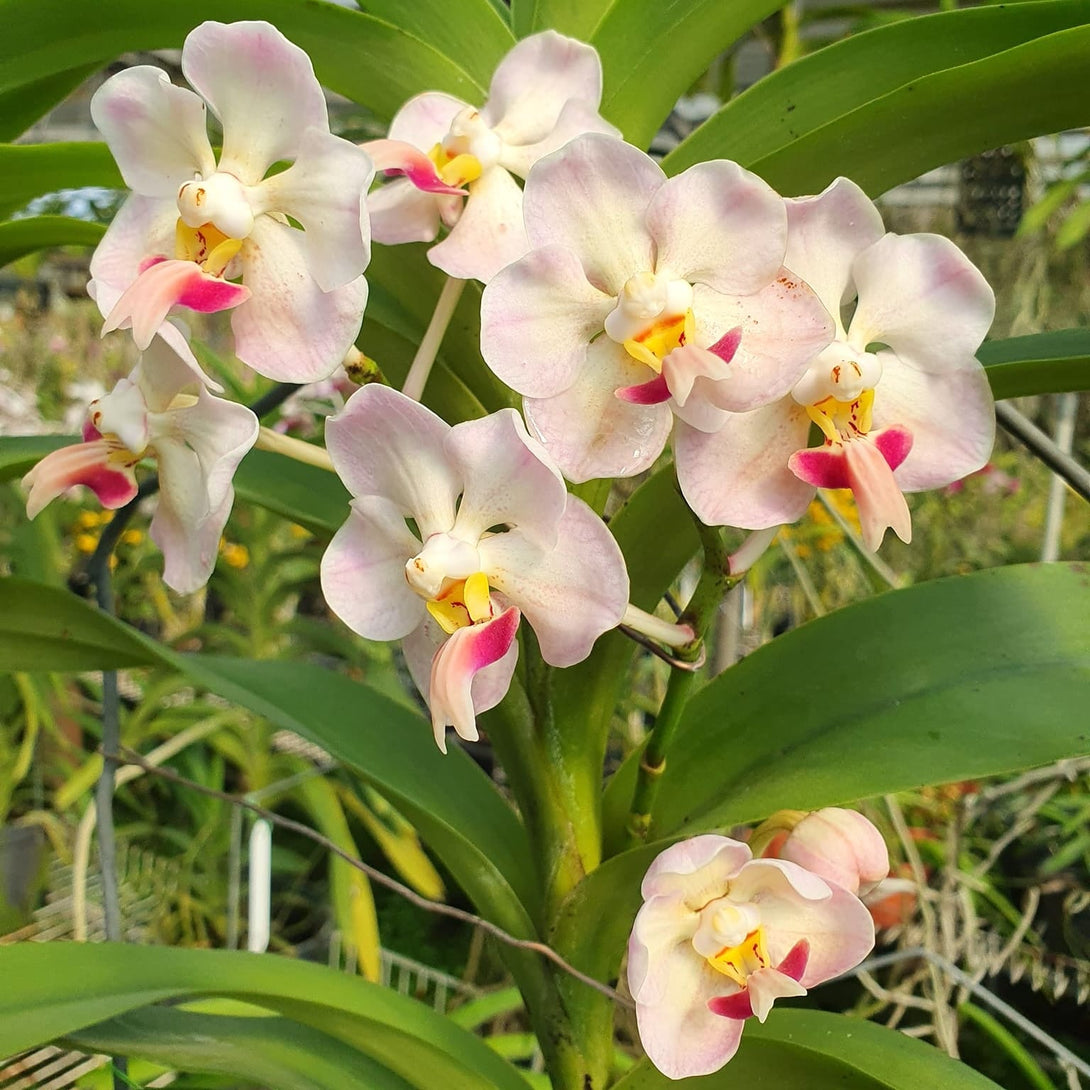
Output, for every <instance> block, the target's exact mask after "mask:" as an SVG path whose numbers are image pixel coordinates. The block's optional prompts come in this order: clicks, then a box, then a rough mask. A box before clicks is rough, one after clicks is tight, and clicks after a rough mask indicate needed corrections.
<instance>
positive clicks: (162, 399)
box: [23, 337, 258, 594]
mask: <svg viewBox="0 0 1090 1090" xmlns="http://www.w3.org/2000/svg"><path fill="white" fill-rule="evenodd" d="M209 385H210V380H208V379H207V378H206V376H205V375H204V374H203V373H202V372H201V370H200V367H199V366H198V364H197V361H196V360H195V359H194V358H193V356H192V354H191V353H189V351H188V349H186V350H185V353H184V355H180V354H179V353H178V352H176V351H175V350H174V348H172V347H171V346H170V345H168V344H167V342H166V341H165V340H163V339H162V338H161V337H157V338H155V340H154V341H152V343H151V345H150V347H149V348H148V350H147V351H146V352H145V353H144V355H143V356H142V357H141V359H140V362H139V363H138V364H137V365H136V367H135V368H134V369H133V371H132V373H131V374H130V375H129V376H128V378H125V379H122V380H121V381H120V382H119V383H118V384H117V385H116V386H115V387H114V389H113V390H112V391H111V392H110V393H108V394H107V395H106V396H105V397H102V398H99V399H98V400H97V401H93V402H92V403H91V405H90V407H89V409H88V422H87V425H86V427H85V429H84V442H83V443H80V444H77V445H76V446H72V447H64V448H62V449H61V450H57V451H54V452H53V453H52V454H49V455H47V456H46V457H45V458H43V459H42V460H41V461H40V462H39V463H38V464H37V465H36V466H35V467H34V468H33V469H32V470H31V471H30V472H29V473H28V474H27V475H26V476H25V477H24V478H23V485H24V486H25V487H27V488H29V490H30V495H29V497H28V499H27V514H28V515H29V516H30V517H31V518H33V517H34V516H35V515H36V514H37V513H38V512H39V511H40V510H41V509H42V508H43V507H44V506H45V505H46V504H47V503H49V502H50V500H52V499H54V498H56V497H57V496H59V495H60V494H61V493H62V492H64V491H66V490H67V489H69V488H71V487H73V486H75V485H84V486H85V487H87V488H90V489H91V490H92V491H93V492H94V493H95V495H96V496H97V497H98V499H99V502H100V503H101V504H102V505H103V506H104V507H107V508H111V509H112V508H117V507H121V506H122V505H124V504H125V503H128V502H129V501H130V500H132V499H134V498H135V496H136V493H137V486H136V474H135V469H136V466H137V465H138V464H139V463H140V462H141V461H143V460H144V459H145V458H150V459H154V460H155V461H156V462H157V463H158V465H157V468H158V471H159V499H158V506H157V508H156V513H155V515H154V517H153V518H152V522H151V536H152V539H153V540H154V541H155V543H156V544H157V545H158V546H159V548H160V549H161V550H162V552H163V558H164V561H165V570H164V574H163V579H164V582H165V583H166V584H167V586H169V587H172V588H173V589H174V590H176V591H178V592H179V593H181V594H188V593H190V592H192V591H194V590H197V589H198V588H200V587H202V586H204V584H205V583H206V582H207V581H208V577H209V576H210V575H211V573H212V568H213V567H214V566H215V560H216V552H217V549H218V546H219V541H220V535H221V534H222V533H223V527H224V525H225V524H226V522H227V517H228V515H229V514H230V512H231V505H232V502H233V500H234V489H233V488H232V485H231V479H232V477H233V476H234V473H235V470H236V469H237V468H238V464H239V462H240V461H241V460H242V458H243V456H244V455H245V454H246V452H247V451H248V450H249V449H250V448H251V447H252V446H253V445H254V443H255V442H256V440H257V433H258V422H257V417H255V416H254V414H253V413H252V412H251V411H250V410H249V409H247V408H246V407H245V406H244V405H238V404H236V403H235V402H232V401H225V400H224V399H222V398H218V397H215V396H214V395H213V394H211V393H210V392H209V389H208V387H209Z"/></svg>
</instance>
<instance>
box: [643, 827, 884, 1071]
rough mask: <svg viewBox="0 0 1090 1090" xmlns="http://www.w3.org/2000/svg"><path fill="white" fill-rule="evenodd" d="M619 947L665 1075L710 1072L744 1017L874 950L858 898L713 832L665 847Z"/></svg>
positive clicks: (653, 1055) (732, 1048) (651, 1050)
mask: <svg viewBox="0 0 1090 1090" xmlns="http://www.w3.org/2000/svg"><path fill="white" fill-rule="evenodd" d="M641 892H642V894H643V899H644V904H643V907H642V908H641V909H640V911H639V913H638V914H637V915H636V921H635V924H634V926H633V929H632V937H631V938H630V939H629V944H628V984H629V988H630V990H631V992H632V997H633V999H635V1001H636V1020H637V1024H638V1026H639V1034H640V1042H641V1043H642V1045H643V1047H644V1050H645V1051H646V1053H647V1055H648V1058H649V1059H650V1060H651V1062H652V1063H653V1064H654V1065H655V1066H656V1067H657V1068H658V1069H659V1071H661V1072H662V1073H663V1074H664V1075H666V1076H667V1077H668V1078H671V1079H682V1078H688V1077H690V1076H695V1075H707V1074H710V1073H711V1072H713V1071H718V1070H719V1068H721V1067H722V1066H723V1065H724V1064H725V1063H726V1062H727V1061H728V1060H729V1059H730V1058H731V1057H732V1056H733V1055H734V1053H735V1052H736V1051H737V1049H738V1043H739V1041H740V1040H741V1036H742V1028H743V1026H744V1025H745V1020H746V1019H747V1018H749V1017H751V1016H753V1015H756V1017H757V1018H758V1019H759V1020H760V1021H761V1022H763V1021H764V1020H765V1018H766V1017H767V1016H768V1012H769V1010H770V1009H771V1008H772V1004H773V1003H774V1002H775V1001H776V1000H777V999H780V998H785V997H787V996H799V995H805V994H806V990H807V989H808V988H812V987H813V986H814V985H815V984H820V983H821V982H822V981H825V980H829V979H830V978H831V977H834V976H838V975H839V974H840V973H843V972H846V971H847V970H849V969H851V968H853V967H854V966H856V965H858V964H859V963H860V962H861V961H862V960H863V958H864V957H866V955H867V954H868V953H869V952H870V950H871V948H872V947H873V946H874V925H873V923H872V922H871V917H870V913H869V912H868V911H867V909H866V907H865V906H864V905H863V903H862V902H861V901H860V900H859V898H857V897H856V896H854V895H853V894H851V893H849V892H848V891H847V890H844V889H842V888H841V887H840V886H838V885H836V884H835V883H831V882H828V881H825V880H823V879H822V878H819V877H818V876H817V875H815V874H812V873H811V872H809V871H807V870H804V869H803V868H802V867H800V866H797V865H796V864H794V863H789V862H785V861H782V860H778V859H753V858H752V855H751V853H750V850H749V848H748V847H747V846H746V845H745V844H743V843H741V842H740V841H737V840H731V839H730V838H729V837H725V836H713V835H705V836H697V837H693V838H692V839H691V840H685V841H682V842H681V843H680V844H675V845H674V846H673V847H671V848H667V849H666V851H664V852H663V853H662V854H661V855H659V856H658V857H657V858H656V859H655V861H654V862H653V863H652V864H651V867H650V869H649V870H648V872H647V874H646V876H645V877H644V880H643V885H642V887H641Z"/></svg>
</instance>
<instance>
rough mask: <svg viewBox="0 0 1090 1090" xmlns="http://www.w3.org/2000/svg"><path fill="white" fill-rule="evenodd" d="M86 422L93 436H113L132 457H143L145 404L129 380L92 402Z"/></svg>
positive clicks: (146, 406) (140, 394)
mask: <svg viewBox="0 0 1090 1090" xmlns="http://www.w3.org/2000/svg"><path fill="white" fill-rule="evenodd" d="M139 370H140V369H139V368H137V371H136V373H139ZM88 419H89V423H90V424H91V428H92V431H93V432H94V433H95V434H96V435H110V436H114V437H116V438H117V439H118V440H119V441H120V444H121V446H123V447H124V448H125V449H126V450H129V451H132V452H133V453H134V454H142V453H143V451H144V450H145V449H146V447H147V445H148V430H149V429H148V404H147V401H146V400H145V398H144V392H143V391H142V390H141V389H140V387H139V386H138V385H137V384H136V383H135V382H133V381H132V380H131V378H123V379H121V380H120V381H119V382H118V383H117V385H116V386H114V388H113V389H112V390H111V391H110V392H109V393H108V394H106V395H105V396H104V397H100V398H97V399H96V400H95V401H92V402H91V405H90V407H89V410H88ZM84 437H85V438H86V436H84Z"/></svg>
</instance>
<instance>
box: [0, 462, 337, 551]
mask: <svg viewBox="0 0 1090 1090" xmlns="http://www.w3.org/2000/svg"><path fill="white" fill-rule="evenodd" d="M2 451H3V446H2V445H0V454H2ZM235 495H236V496H237V497H238V498H239V499H241V500H245V501H246V502H248V503H256V504H257V505H258V506H259V507H264V508H267V509H268V510H269V511H274V512H275V513H276V514H278V515H283V516H284V518H286V519H291V521H292V522H296V523H298V524H299V525H300V526H305V527H306V528H307V529H308V530H310V531H312V532H313V533H315V534H317V535H319V536H320V537H329V536H331V535H332V534H334V533H335V532H336V531H337V530H339V529H340V528H341V526H342V525H343V524H344V521H345V519H347V518H348V500H349V496H348V490H347V489H346V488H345V487H344V485H343V484H341V479H340V477H338V476H337V475H336V473H331V472H330V471H329V470H326V469H319V468H318V467H317V466H311V465H306V464H305V463H303V462H297V461H295V459H294V458H288V457H287V456H286V455H283V454H275V453H273V452H272V451H268V450H251V451H250V453H249V454H247V455H246V457H245V458H243V459H242V462H241V464H240V465H239V467H238V470H237V471H236V473H235Z"/></svg>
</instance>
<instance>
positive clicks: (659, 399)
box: [613, 375, 670, 405]
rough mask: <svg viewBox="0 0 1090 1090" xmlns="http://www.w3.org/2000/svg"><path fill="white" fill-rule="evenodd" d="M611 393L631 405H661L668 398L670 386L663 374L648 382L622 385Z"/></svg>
mask: <svg viewBox="0 0 1090 1090" xmlns="http://www.w3.org/2000/svg"><path fill="white" fill-rule="evenodd" d="M613 393H614V395H615V396H617V397H619V398H620V399H621V400H622V401H628V402H630V403H631V404H633V405H661V404H662V403H663V402H664V401H669V400H670V386H669V384H668V383H667V381H666V377H665V376H664V375H656V376H655V377H654V378H653V379H651V381H650V382H641V383H640V384H639V385H637V386H622V387H620V388H619V389H617V390H614V391H613Z"/></svg>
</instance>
